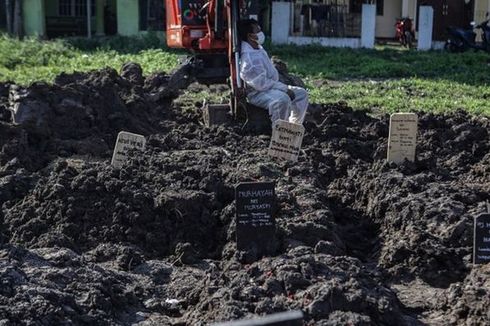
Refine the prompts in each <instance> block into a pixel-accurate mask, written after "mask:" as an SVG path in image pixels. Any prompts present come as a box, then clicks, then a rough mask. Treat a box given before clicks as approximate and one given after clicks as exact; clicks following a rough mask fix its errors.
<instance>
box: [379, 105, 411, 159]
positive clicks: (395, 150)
mask: <svg viewBox="0 0 490 326" xmlns="http://www.w3.org/2000/svg"><path fill="white" fill-rule="evenodd" d="M417 130H418V117H417V115H416V114H415V113H394V114H392V115H391V117H390V134H389V136H388V158H387V159H388V161H389V162H393V163H396V164H399V163H402V162H403V161H404V160H405V159H407V160H409V161H412V162H413V161H415V150H416V147H417Z"/></svg>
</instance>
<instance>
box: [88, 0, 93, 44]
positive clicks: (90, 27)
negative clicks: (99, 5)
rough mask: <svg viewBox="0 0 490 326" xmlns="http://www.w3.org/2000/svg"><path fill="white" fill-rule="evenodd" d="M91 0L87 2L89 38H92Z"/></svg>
mask: <svg viewBox="0 0 490 326" xmlns="http://www.w3.org/2000/svg"><path fill="white" fill-rule="evenodd" d="M91 2H92V1H91V0H87V37H88V38H91V37H92V7H91V6H90V5H91Z"/></svg>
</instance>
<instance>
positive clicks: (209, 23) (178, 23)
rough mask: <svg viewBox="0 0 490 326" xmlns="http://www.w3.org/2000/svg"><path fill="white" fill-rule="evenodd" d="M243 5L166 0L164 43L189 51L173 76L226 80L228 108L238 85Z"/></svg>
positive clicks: (228, 0) (237, 0) (236, 0)
mask: <svg viewBox="0 0 490 326" xmlns="http://www.w3.org/2000/svg"><path fill="white" fill-rule="evenodd" d="M243 4H244V1H243V0H209V1H208V0H166V12H167V44H168V46H169V47H171V48H184V49H187V50H188V51H189V52H191V53H192V54H193V55H192V56H191V57H189V58H188V60H187V61H186V62H185V63H184V65H182V66H181V68H180V69H179V71H178V73H177V74H176V76H179V78H181V77H182V76H183V75H185V76H186V77H187V79H186V80H187V81H188V83H190V82H192V81H194V80H197V81H199V82H202V83H205V84H212V83H222V82H226V81H229V83H230V86H231V90H232V99H231V104H232V108H234V107H236V103H237V102H238V99H237V98H238V97H239V94H241V92H240V89H241V87H242V83H241V80H240V77H239V71H240V68H239V63H240V58H239V56H240V41H239V38H238V34H237V22H238V20H239V19H240V11H241V9H242V8H243ZM176 78H177V77H176ZM176 84H178V83H176ZM180 84H182V83H180ZM233 111H234V110H233Z"/></svg>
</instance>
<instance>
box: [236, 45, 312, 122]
mask: <svg viewBox="0 0 490 326" xmlns="http://www.w3.org/2000/svg"><path fill="white" fill-rule="evenodd" d="M240 78H241V79H242V80H243V81H244V82H245V83H246V85H247V87H246V90H247V99H248V102H249V103H251V104H253V105H255V106H258V107H261V108H264V109H266V110H268V111H269V116H270V118H271V120H272V124H274V122H275V121H277V120H279V119H280V120H286V121H289V122H294V123H299V124H301V123H303V120H304V119H305V115H306V109H307V108H308V92H307V91H306V90H305V89H303V88H301V87H296V86H288V85H286V84H284V83H281V82H280V81H279V73H278V71H277V69H276V67H274V65H273V63H272V60H271V59H270V58H269V55H268V54H267V52H266V51H265V50H264V48H263V47H262V46H260V45H259V49H254V48H253V47H252V46H251V45H250V44H248V43H247V42H242V50H241V60H240ZM288 89H290V90H292V91H293V92H294V95H295V98H294V100H293V101H291V99H290V97H289V95H288V94H287V90H288Z"/></svg>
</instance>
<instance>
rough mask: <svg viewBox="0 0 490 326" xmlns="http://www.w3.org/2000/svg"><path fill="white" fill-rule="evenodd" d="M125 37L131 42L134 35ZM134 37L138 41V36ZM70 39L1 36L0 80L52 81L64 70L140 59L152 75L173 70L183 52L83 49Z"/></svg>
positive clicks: (78, 69)
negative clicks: (45, 40)
mask: <svg viewBox="0 0 490 326" xmlns="http://www.w3.org/2000/svg"><path fill="white" fill-rule="evenodd" d="M125 39H126V40H127V41H128V42H131V38H125ZM134 39H135V40H136V41H138V38H134ZM69 42H76V40H69V41H62V40H55V41H49V42H40V41H38V40H35V39H26V40H24V41H19V40H15V39H12V38H8V37H6V36H0V81H14V82H16V83H18V84H23V85H26V84H29V83H32V82H35V81H48V82H51V81H53V80H54V78H55V77H56V76H57V75H59V74H60V73H62V72H66V73H70V72H74V71H89V70H93V69H100V68H102V67H112V68H115V69H117V70H119V69H120V68H121V65H122V64H123V63H125V62H128V61H134V62H138V63H139V64H141V66H142V67H143V70H144V71H145V73H147V74H150V73H153V72H156V71H169V70H171V69H173V68H174V67H176V66H177V64H178V58H179V55H182V53H179V52H176V51H166V50H164V49H162V48H150V49H146V50H141V51H139V52H136V51H134V53H131V51H118V50H115V49H112V48H110V47H105V48H104V47H100V48H95V49H90V50H82V49H79V48H77V47H76V46H75V45H72V44H70V43H69ZM79 43H80V41H79ZM79 45H80V44H79ZM121 52H122V53H121Z"/></svg>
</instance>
